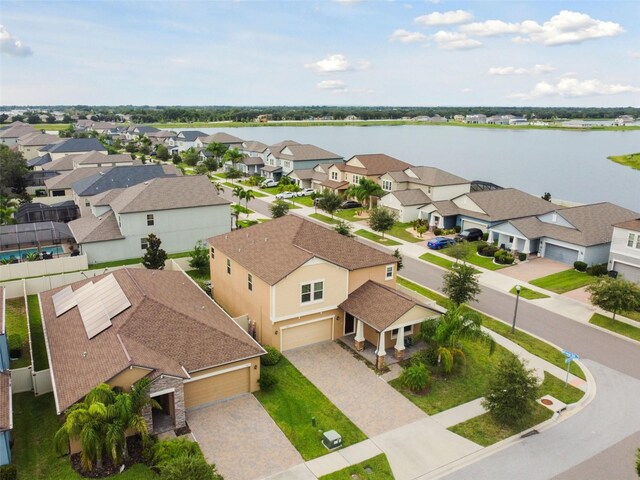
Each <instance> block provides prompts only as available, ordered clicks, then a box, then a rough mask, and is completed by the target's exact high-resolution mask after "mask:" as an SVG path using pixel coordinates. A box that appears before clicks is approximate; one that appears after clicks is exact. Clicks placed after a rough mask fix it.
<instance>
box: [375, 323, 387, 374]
mask: <svg viewBox="0 0 640 480" xmlns="http://www.w3.org/2000/svg"><path fill="white" fill-rule="evenodd" d="M379 337H380V338H379V340H378V350H376V368H378V369H380V368H383V367H384V357H385V355H386V354H387V352H386V351H385V346H384V337H385V332H380V336H379Z"/></svg>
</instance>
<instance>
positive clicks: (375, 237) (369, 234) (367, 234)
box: [353, 229, 401, 247]
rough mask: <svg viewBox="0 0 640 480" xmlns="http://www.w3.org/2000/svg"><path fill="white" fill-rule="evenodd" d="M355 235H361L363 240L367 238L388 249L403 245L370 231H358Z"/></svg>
mask: <svg viewBox="0 0 640 480" xmlns="http://www.w3.org/2000/svg"><path fill="white" fill-rule="evenodd" d="M353 233H355V234H356V235H359V236H360V237H362V238H366V239H367V240H373V241H374V242H376V243H379V244H380V245H386V246H388V247H394V246H396V245H401V243H400V242H396V241H395V240H391V239H390V238H386V237H382V236H380V235H378V234H377V233H373V232H370V231H369V230H363V229H360V230H356V231H355V232H353Z"/></svg>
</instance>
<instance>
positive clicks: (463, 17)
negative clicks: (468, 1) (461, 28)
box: [414, 10, 473, 26]
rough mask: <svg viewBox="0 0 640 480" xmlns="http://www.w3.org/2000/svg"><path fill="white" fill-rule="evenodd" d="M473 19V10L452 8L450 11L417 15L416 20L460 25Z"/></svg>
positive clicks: (428, 23)
mask: <svg viewBox="0 0 640 480" xmlns="http://www.w3.org/2000/svg"><path fill="white" fill-rule="evenodd" d="M472 19H473V15H472V14H471V12H467V11H466V10H451V11H449V12H433V13H430V14H428V15H422V16H420V17H416V18H415V19H414V21H415V22H416V23H419V24H421V25H427V26H430V25H459V24H461V23H468V22H470V21H471V20H472Z"/></svg>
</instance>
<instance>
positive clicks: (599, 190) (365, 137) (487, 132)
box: [182, 125, 640, 212]
mask: <svg viewBox="0 0 640 480" xmlns="http://www.w3.org/2000/svg"><path fill="white" fill-rule="evenodd" d="M182 130H186V129H182ZM189 130H191V129H189ZM193 130H196V129H193ZM197 130H200V131H203V132H205V133H207V134H210V133H215V132H220V131H223V132H227V133H229V134H231V135H235V136H237V137H240V138H242V139H245V140H258V141H261V142H263V143H266V144H267V145H270V144H273V143H276V142H279V141H281V140H285V139H290V140H295V141H297V142H300V143H312V144H314V145H317V146H318V147H321V148H324V149H326V150H329V151H331V152H334V153H337V154H340V155H342V156H344V157H345V158H347V159H348V158H349V157H351V156H352V155H355V154H358V153H386V154H388V155H391V156H393V157H396V158H399V159H400V160H404V161H406V162H408V163H411V164H413V165H429V166H433V167H438V168H441V169H443V170H447V171H449V172H451V173H455V174H456V175H460V176H462V177H464V178H467V179H469V180H484V181H488V182H493V183H496V184H498V185H500V186H502V187H515V188H519V189H521V190H524V191H526V192H529V193H531V194H533V195H542V194H543V193H544V192H550V193H551V195H552V196H553V197H554V198H559V199H563V200H569V201H574V202H580V203H596V202H604V201H608V202H612V203H616V204H618V205H621V206H623V207H626V208H629V209H632V210H635V211H638V212H640V170H633V169H632V168H630V167H625V166H623V165H619V164H617V163H615V162H612V161H611V160H608V159H607V156H609V155H621V154H626V153H634V152H640V130H631V131H572V130H551V129H550V130H534V129H531V130H530V129H524V128H523V129H522V130H519V129H495V128H469V127H453V126H431V125H429V126H417V125H416V126H413V125H400V126H367V127H240V128H220V129H217V128H200V129H197Z"/></svg>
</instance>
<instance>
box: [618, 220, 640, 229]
mask: <svg viewBox="0 0 640 480" xmlns="http://www.w3.org/2000/svg"><path fill="white" fill-rule="evenodd" d="M614 227H617V228H626V229H627V230H635V231H636V232H640V218H635V219H633V220H627V221H626V222H620V223H616V224H615V225H614Z"/></svg>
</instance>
